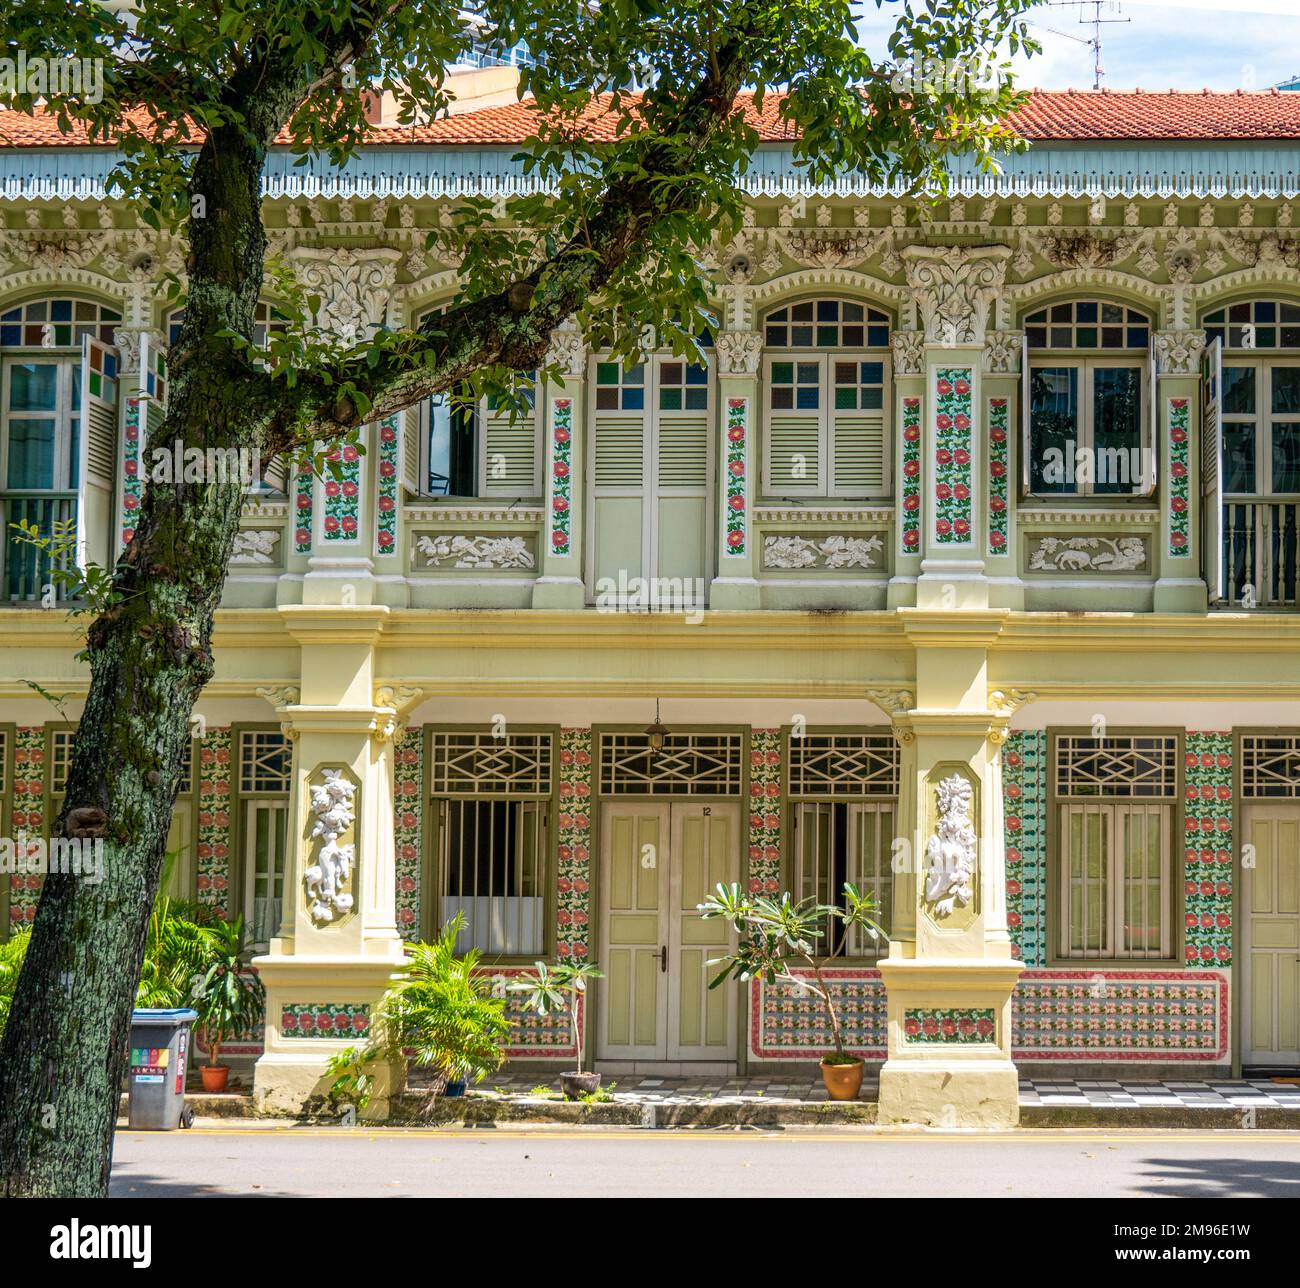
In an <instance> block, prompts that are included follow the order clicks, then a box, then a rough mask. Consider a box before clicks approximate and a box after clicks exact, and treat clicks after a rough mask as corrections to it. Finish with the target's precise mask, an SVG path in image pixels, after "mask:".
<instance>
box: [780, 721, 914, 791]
mask: <svg viewBox="0 0 1300 1288" xmlns="http://www.w3.org/2000/svg"><path fill="white" fill-rule="evenodd" d="M790 795H791V796H798V797H802V798H804V799H821V798H826V797H859V796H897V795H898V743H897V742H896V741H895V740H894V736H893V734H891V733H805V734H803V735H802V736H800V737H795V735H794V734H793V733H792V734H791V735H790Z"/></svg>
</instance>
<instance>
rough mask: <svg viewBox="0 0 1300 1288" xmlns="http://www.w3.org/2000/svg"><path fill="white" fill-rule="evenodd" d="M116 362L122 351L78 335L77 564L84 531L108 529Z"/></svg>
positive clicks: (83, 555) (117, 396) (84, 552)
mask: <svg viewBox="0 0 1300 1288" xmlns="http://www.w3.org/2000/svg"><path fill="white" fill-rule="evenodd" d="M121 361H122V358H121V354H120V353H119V352H118V350H117V349H115V348H114V347H113V346H112V345H109V344H104V343H103V342H102V341H100V340H96V339H94V338H93V337H92V336H85V337H83V339H82V341H81V412H80V424H79V426H78V435H77V452H78V459H77V562H78V564H80V565H81V566H82V567H85V564H86V560H87V557H88V553H89V551H88V547H87V537H88V534H89V533H91V532H92V531H94V532H99V531H103V532H107V531H108V513H109V509H110V508H111V504H112V503H111V497H112V493H113V479H114V475H115V473H116V466H117V412H118V406H119V404H120V402H121V374H122V373H121ZM96 553H99V552H96Z"/></svg>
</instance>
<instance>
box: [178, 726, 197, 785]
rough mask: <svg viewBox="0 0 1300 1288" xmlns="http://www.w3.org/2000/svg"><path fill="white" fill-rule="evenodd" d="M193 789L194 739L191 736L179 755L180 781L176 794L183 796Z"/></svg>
mask: <svg viewBox="0 0 1300 1288" xmlns="http://www.w3.org/2000/svg"><path fill="white" fill-rule="evenodd" d="M193 790H194V740H193V739H192V738H191V739H190V740H189V741H188V742H187V743H186V744H185V751H184V752H183V753H182V756H181V776H180V782H179V783H178V784H177V787H176V795H177V796H185V795H187V794H188V793H189V792H192V791H193Z"/></svg>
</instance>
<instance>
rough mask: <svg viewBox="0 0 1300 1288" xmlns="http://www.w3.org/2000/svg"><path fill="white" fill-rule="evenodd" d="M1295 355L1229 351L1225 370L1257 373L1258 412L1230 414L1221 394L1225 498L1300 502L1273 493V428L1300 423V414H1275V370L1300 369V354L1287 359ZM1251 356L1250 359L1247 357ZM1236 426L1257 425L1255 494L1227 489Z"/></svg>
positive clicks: (1298, 496)
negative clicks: (1229, 447) (1230, 443)
mask: <svg viewBox="0 0 1300 1288" xmlns="http://www.w3.org/2000/svg"><path fill="white" fill-rule="evenodd" d="M1289 352H1291V351H1288V350H1285V349H1284V350H1280V351H1278V353H1277V354H1274V353H1273V351H1272V350H1269V351H1267V352H1264V351H1257V350H1242V349H1237V350H1234V351H1233V352H1232V353H1228V352H1226V351H1225V353H1224V355H1223V369H1224V370H1225V371H1226V370H1227V369H1228V368H1230V367H1251V368H1253V369H1254V371H1255V412H1254V414H1253V415H1244V414H1242V413H1240V412H1226V411H1224V410H1223V407H1224V402H1225V399H1224V396H1223V392H1222V390H1220V394H1219V420H1220V424H1221V426H1222V428H1221V430H1220V434H1221V440H1222V444H1223V446H1222V449H1221V450H1222V451H1223V452H1224V454H1225V456H1224V457H1222V458H1221V460H1220V467H1221V469H1222V471H1223V495H1224V497H1225V498H1229V497H1230V498H1232V499H1233V500H1234V501H1240V500H1242V499H1244V498H1252V497H1258V498H1265V497H1266V498H1268V499H1270V500H1272V499H1275V498H1283V499H1286V500H1298V499H1300V492H1275V491H1274V490H1273V426H1274V425H1276V424H1279V423H1283V424H1294V423H1298V422H1300V411H1296V412H1275V411H1274V410H1273V370H1274V369H1275V368H1278V367H1300V354H1294V356H1287V355H1288V353H1289ZM1246 354H1248V355H1249V356H1243V355H1246ZM1236 425H1253V426H1254V429H1255V490H1254V491H1252V492H1229V491H1228V489H1227V484H1228V473H1227V460H1226V452H1227V437H1228V429H1229V427H1231V426H1236Z"/></svg>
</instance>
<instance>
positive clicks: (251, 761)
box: [239, 729, 292, 796]
mask: <svg viewBox="0 0 1300 1288" xmlns="http://www.w3.org/2000/svg"><path fill="white" fill-rule="evenodd" d="M291 769H292V757H291V753H290V749H289V739H288V738H286V737H285V736H284V734H282V733H280V732H279V731H278V730H275V729H246V730H245V731H244V732H243V733H241V734H240V736H239V790H240V791H241V792H244V793H247V794H253V793H256V794H258V795H262V794H269V795H277V796H280V795H287V794H288V792H289V779H290V774H291Z"/></svg>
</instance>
